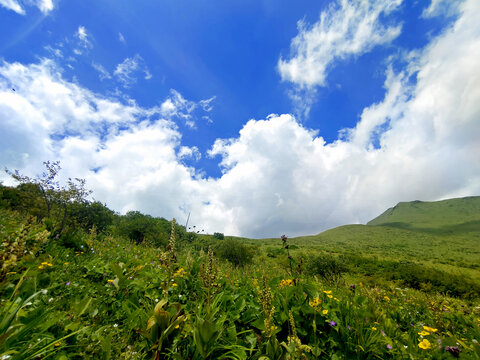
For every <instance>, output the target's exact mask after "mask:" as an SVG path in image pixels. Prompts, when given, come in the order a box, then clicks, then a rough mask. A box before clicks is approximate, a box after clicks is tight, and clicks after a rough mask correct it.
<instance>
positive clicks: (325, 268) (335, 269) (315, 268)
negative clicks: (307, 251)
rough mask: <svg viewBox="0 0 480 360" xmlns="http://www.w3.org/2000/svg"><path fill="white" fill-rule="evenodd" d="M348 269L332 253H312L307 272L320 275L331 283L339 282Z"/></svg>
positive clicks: (307, 264) (308, 260)
mask: <svg viewBox="0 0 480 360" xmlns="http://www.w3.org/2000/svg"><path fill="white" fill-rule="evenodd" d="M346 270H347V269H346V267H345V266H344V265H343V264H342V263H341V262H340V261H338V260H337V259H336V258H335V257H333V256H331V255H327V254H321V255H311V256H309V257H308V258H307V262H306V271H307V273H309V274H310V275H319V276H321V277H322V278H323V279H324V280H325V281H327V282H330V283H335V284H337V283H338V282H339V281H340V279H341V278H342V275H343V273H344V272H345V271H346Z"/></svg>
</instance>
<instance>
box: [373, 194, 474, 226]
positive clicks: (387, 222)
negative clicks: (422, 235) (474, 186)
mask: <svg viewBox="0 0 480 360" xmlns="http://www.w3.org/2000/svg"><path fill="white" fill-rule="evenodd" d="M368 225H382V226H390V227H396V228H401V229H408V230H414V231H421V232H428V233H436V234H458V233H460V232H473V231H480V196H471V197H465V198H459V199H448V200H443V201H433V202H424V201H411V202H401V203H399V204H397V205H396V206H394V207H393V208H390V209H388V210H387V211H385V212H384V213H383V214H381V215H380V216H378V217H376V218H375V219H373V220H371V221H370V222H368Z"/></svg>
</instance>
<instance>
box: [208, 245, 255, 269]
mask: <svg viewBox="0 0 480 360" xmlns="http://www.w3.org/2000/svg"><path fill="white" fill-rule="evenodd" d="M215 253H216V255H217V256H218V257H219V258H221V259H223V260H227V261H229V262H231V263H232V264H234V265H235V266H241V267H243V266H245V265H247V264H250V263H251V262H252V258H253V255H254V253H253V251H252V250H251V249H250V248H249V247H248V246H245V245H243V244H242V243H240V242H238V241H236V240H227V241H222V242H220V243H218V244H217V246H216V247H215Z"/></svg>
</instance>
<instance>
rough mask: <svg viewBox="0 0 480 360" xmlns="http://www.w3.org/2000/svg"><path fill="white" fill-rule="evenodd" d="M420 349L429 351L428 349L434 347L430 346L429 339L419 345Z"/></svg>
mask: <svg viewBox="0 0 480 360" xmlns="http://www.w3.org/2000/svg"><path fill="white" fill-rule="evenodd" d="M418 347H419V348H421V349H424V350H427V349H430V348H431V347H432V344H430V341H428V340H427V339H423V340H422V341H420V343H419V344H418Z"/></svg>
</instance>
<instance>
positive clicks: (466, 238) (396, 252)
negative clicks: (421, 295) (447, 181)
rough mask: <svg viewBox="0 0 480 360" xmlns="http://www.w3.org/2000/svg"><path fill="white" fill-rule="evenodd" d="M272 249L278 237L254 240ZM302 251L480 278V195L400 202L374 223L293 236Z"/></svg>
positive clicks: (277, 245) (275, 245) (292, 240)
mask: <svg viewBox="0 0 480 360" xmlns="http://www.w3.org/2000/svg"><path fill="white" fill-rule="evenodd" d="M249 243H252V244H257V245H258V244H259V243H260V244H261V246H262V247H263V248H264V249H266V250H267V251H268V250H269V249H270V250H271V249H276V248H278V249H279V248H280V247H281V241H280V240H278V239H263V240H261V241H257V240H251V241H249ZM290 243H291V244H295V245H297V246H298V247H299V249H298V250H296V251H302V252H307V253H312V252H316V251H325V252H329V253H334V254H355V255H360V256H364V257H378V258H379V259H388V260H395V261H401V260H409V261H415V262H419V263H423V264H425V265H428V266H431V267H435V268H437V269H440V270H444V271H448V272H449V273H465V274H468V275H470V276H471V277H472V278H473V279H476V280H477V281H479V282H480V197H468V198H462V199H451V200H444V201H439V202H419V201H414V202H408V203H400V204H398V205H397V206H395V207H393V208H391V209H388V210H387V211H385V212H384V213H383V214H382V215H380V216H379V217H377V218H375V219H373V220H372V221H370V222H369V223H368V225H344V226H340V227H337V228H334V229H330V230H327V231H325V232H323V233H320V234H318V235H313V236H303V237H297V238H292V239H290Z"/></svg>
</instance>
